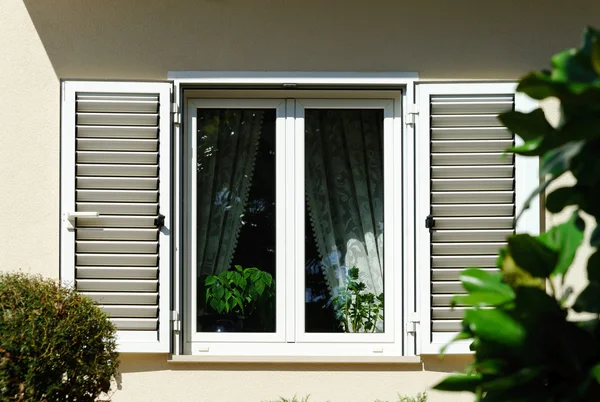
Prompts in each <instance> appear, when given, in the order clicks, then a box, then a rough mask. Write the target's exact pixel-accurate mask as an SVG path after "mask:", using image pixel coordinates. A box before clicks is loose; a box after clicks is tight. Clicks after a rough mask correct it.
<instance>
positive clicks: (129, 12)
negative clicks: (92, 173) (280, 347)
mask: <svg viewBox="0 0 600 402" xmlns="http://www.w3.org/2000/svg"><path fill="white" fill-rule="evenodd" d="M559 4H562V3H560V2H554V4H553V3H552V2H547V1H542V0H528V1H522V0H506V1H503V2H495V3H492V2H488V3H487V4H486V5H482V3H481V2H475V1H471V0H456V1H451V2H446V1H440V0H420V1H412V2H401V1H392V0H388V1H384V0H376V1H372V2H367V1H363V0H329V1H317V0H302V1H299V0H295V1H293V0H254V1H243V0H181V1H178V2H172V1H168V0H162V1H146V0H128V1H122V0H120V1H119V0H104V1H101V2H98V1H91V0H89V1H81V0H63V1H50V0H47V1H38V0H25V1H23V0H3V1H2V8H1V9H2V11H1V12H0V53H1V54H2V55H3V60H2V62H1V63H0V93H2V96H0V122H1V124H2V134H1V135H0V183H2V187H3V188H2V190H3V191H2V192H1V193H0V211H2V217H3V230H2V231H1V232H0V261H1V262H0V270H18V269H21V270H24V271H29V272H34V273H40V274H43V275H45V276H51V277H58V261H59V242H58V223H59V213H58V210H59V112H60V110H59V108H60V95H59V93H60V88H59V87H60V84H59V82H60V79H61V78H110V79H166V77H167V73H168V71H177V70H215V71H219V70H221V71H233V70H242V71H277V70H279V71H300V70H303V71H336V70H338V71H416V72H419V73H420V76H421V78H425V79H436V78H453V79H473V78H482V79H497V78H510V79H515V78H518V76H519V75H520V74H522V73H523V72H525V71H527V70H529V69H533V68H541V67H544V66H546V65H547V59H548V57H549V56H550V55H551V54H553V53H555V52H556V51H558V50H560V49H563V48H565V47H568V46H573V45H575V44H577V43H578V41H579V36H580V32H581V30H582V28H583V26H585V25H587V24H590V25H600V21H599V20H598V18H599V17H598V16H599V15H600V3H598V2H597V1H596V0H578V1H577V6H576V7H573V6H571V7H569V6H562V5H560V6H559ZM594 18H595V19H594ZM557 27H559V28H557ZM550 109H552V108H549V110H550ZM552 113H554V114H555V112H552ZM556 219H559V217H557V218H556ZM554 221H555V218H553V217H549V218H548V223H549V224H551V223H553V222H554ZM574 282H575V283H577V284H578V286H582V284H581V283H579V282H578V281H577V280H576V279H575V280H574ZM467 361H468V357H465V356H462V357H460V356H459V357H448V358H446V359H445V360H444V361H443V362H439V361H438V360H437V358H435V357H428V358H424V362H423V365H422V366H421V365H374V366H361V365H285V364H277V365H276V364H272V365H233V364H223V365H200V364H189V365H175V364H169V363H167V362H166V356H165V355H158V356H152V355H124V356H122V372H123V374H122V379H121V381H120V388H121V390H120V391H117V392H116V394H115V395H113V397H112V399H113V401H142V400H143V401H165V400H181V401H216V402H219V401H249V402H253V401H261V400H265V399H274V398H276V397H277V396H279V395H281V396H291V395H293V394H295V393H296V394H298V395H299V396H300V395H306V394H309V393H310V394H312V397H311V400H312V401H315V402H320V401H325V400H329V401H332V402H338V401H356V402H361V401H373V400H375V399H376V398H379V399H383V400H386V399H387V400H393V399H394V398H395V395H396V392H400V393H403V394H416V393H417V392H420V391H423V390H426V389H427V388H428V387H430V386H431V385H432V384H433V383H435V382H436V381H438V380H439V379H440V378H442V377H443V376H444V375H445V373H447V372H449V371H454V370H460V369H461V368H462V367H463V366H464V364H465V363H466V362H467ZM431 396H432V398H430V400H431V401H467V400H471V399H472V398H470V397H468V396H463V397H460V396H458V395H453V394H434V393H431Z"/></svg>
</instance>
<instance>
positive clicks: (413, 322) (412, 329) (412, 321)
mask: <svg viewBox="0 0 600 402" xmlns="http://www.w3.org/2000/svg"><path fill="white" fill-rule="evenodd" d="M420 323H421V319H420V317H419V315H418V314H417V313H412V314H410V315H409V317H408V321H407V322H406V332H407V333H409V334H415V333H417V325H419V324H420Z"/></svg>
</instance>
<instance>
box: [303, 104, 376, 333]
mask: <svg viewBox="0 0 600 402" xmlns="http://www.w3.org/2000/svg"><path fill="white" fill-rule="evenodd" d="M305 130H306V131H305V147H306V150H305V155H306V156H305V191H306V199H307V205H306V222H305V228H306V232H305V250H306V251H305V254H306V255H305V267H306V269H305V279H306V289H305V292H306V305H305V312H306V320H305V322H306V328H305V331H306V332H345V333H350V332H352V333H372V332H375V333H377V332H383V331H384V320H383V279H384V275H383V272H384V271H383V111H382V110H373V109H365V110H360V109H348V110H345V109H307V110H305Z"/></svg>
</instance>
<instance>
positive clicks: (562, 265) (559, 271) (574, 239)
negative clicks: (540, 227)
mask: <svg viewBox="0 0 600 402" xmlns="http://www.w3.org/2000/svg"><path fill="white" fill-rule="evenodd" d="M584 229H585V223H584V222H583V219H581V217H580V216H579V214H578V213H577V212H574V213H573V214H572V215H571V218H570V219H569V220H568V221H567V222H565V223H562V224H560V225H556V226H553V227H551V228H550V230H548V231H547V232H545V233H542V234H541V235H539V236H538V239H539V240H540V241H541V242H542V243H543V244H544V245H545V246H547V247H548V248H549V249H551V250H553V251H555V252H556V253H558V261H557V262H556V265H555V266H554V269H553V270H552V272H551V276H554V275H564V274H565V273H566V272H567V271H568V269H569V267H570V266H571V264H572V263H573V259H574V258H575V253H576V252H577V249H578V248H579V246H580V245H581V243H582V242H583V231H584Z"/></svg>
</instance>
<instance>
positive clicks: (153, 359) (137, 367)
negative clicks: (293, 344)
mask: <svg viewBox="0 0 600 402" xmlns="http://www.w3.org/2000/svg"><path fill="white" fill-rule="evenodd" d="M167 359H168V355H164V354H162V355H154V354H123V355H121V356H120V360H121V365H120V368H119V371H120V372H121V373H122V374H128V373H142V372H157V371H190V370H194V371H203V370H208V371H268V372H274V371H281V372H285V371H295V372H301V371H327V372H336V371H338V372H343V371H365V372H367V371H373V372H376V371H386V372H390V371H402V372H408V371H412V372H415V371H430V372H440V373H450V372H455V371H462V370H463V369H464V367H465V366H466V365H467V364H469V363H470V362H471V356H468V355H460V356H450V355H449V356H445V357H444V358H443V359H442V360H440V359H439V358H438V357H437V356H423V357H422V363H421V364H306V363H302V364H292V363H289V364H282V363H257V364H254V363H251V364H248V363H206V364H202V363H190V364H185V363H169V362H167Z"/></svg>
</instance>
